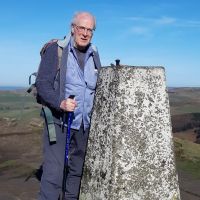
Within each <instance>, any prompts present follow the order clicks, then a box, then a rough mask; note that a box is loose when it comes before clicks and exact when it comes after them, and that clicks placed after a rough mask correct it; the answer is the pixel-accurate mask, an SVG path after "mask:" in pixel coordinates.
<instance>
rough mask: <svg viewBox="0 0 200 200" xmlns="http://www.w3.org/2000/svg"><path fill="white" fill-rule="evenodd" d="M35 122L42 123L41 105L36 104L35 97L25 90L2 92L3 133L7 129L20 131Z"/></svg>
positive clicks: (0, 104) (0, 111) (1, 119)
mask: <svg viewBox="0 0 200 200" xmlns="http://www.w3.org/2000/svg"><path fill="white" fill-rule="evenodd" d="M33 121H35V122H38V123H40V122H41V121H42V120H41V118H40V105H38V104H37V103H36V102H35V99H34V98H33V96H31V95H30V94H28V93H26V91H23V90H16V91H0V124H1V125H3V126H4V129H3V130H2V129H1V131H3V132H5V131H6V130H5V129H8V131H10V129H11V130H12V131H13V129H19V130H18V131H20V129H21V128H24V129H25V128H27V127H28V126H29V125H30V124H31V123H32V122H33ZM36 124H37V123H36ZM6 125H7V126H6ZM29 127H30V126H29Z"/></svg>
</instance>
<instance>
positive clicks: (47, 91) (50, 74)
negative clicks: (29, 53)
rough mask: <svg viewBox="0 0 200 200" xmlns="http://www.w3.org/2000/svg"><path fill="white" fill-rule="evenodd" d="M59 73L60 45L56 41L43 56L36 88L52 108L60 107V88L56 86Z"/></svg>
mask: <svg viewBox="0 0 200 200" xmlns="http://www.w3.org/2000/svg"><path fill="white" fill-rule="evenodd" d="M57 73H58V46H57V44H56V43H54V44H52V45H51V46H49V47H48V48H47V49H46V51H45V53H44V54H43V55H42V57H41V62H40V66H39V69H38V75H37V78H36V88H37V93H38V97H39V98H40V99H41V100H42V102H44V104H45V105H46V106H48V107H49V108H50V109H56V110H57V111H61V109H60V103H61V100H60V95H59V94H60V91H59V90H60V89H59V87H57V88H54V82H55V78H56V77H57Z"/></svg>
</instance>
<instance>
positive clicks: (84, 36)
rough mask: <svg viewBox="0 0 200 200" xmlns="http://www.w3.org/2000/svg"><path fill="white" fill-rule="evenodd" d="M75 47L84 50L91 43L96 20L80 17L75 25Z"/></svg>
mask: <svg viewBox="0 0 200 200" xmlns="http://www.w3.org/2000/svg"><path fill="white" fill-rule="evenodd" d="M72 28H73V36H74V42H75V47H77V48H78V49H80V50H83V49H85V48H86V47H87V45H88V44H89V43H90V41H91V39H92V36H93V29H94V20H93V18H92V17H90V16H80V17H79V18H78V20H77V22H76V24H74V25H73V27H72Z"/></svg>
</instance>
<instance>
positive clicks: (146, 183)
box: [80, 65, 180, 200]
mask: <svg viewBox="0 0 200 200" xmlns="http://www.w3.org/2000/svg"><path fill="white" fill-rule="evenodd" d="M169 109H170V108H169V100H168V94H167V91H166V80H165V71H164V68H163V67H131V66H120V65H118V66H114V67H107V68H103V69H101V70H100V74H99V79H98V83H97V90H96V98H95V104H94V111H93V114H92V121H91V130H90V136H89V141H88V150H87V155H86V160H85V166H84V173H83V178H82V183H81V193H80V200H179V199H180V194H179V186H178V179H177V174H176V168H175V160H174V152H173V140H172V130H171V121H170V111H169Z"/></svg>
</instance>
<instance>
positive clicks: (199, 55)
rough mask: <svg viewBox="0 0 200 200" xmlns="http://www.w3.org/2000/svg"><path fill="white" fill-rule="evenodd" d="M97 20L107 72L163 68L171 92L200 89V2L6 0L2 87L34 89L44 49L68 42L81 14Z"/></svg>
mask: <svg viewBox="0 0 200 200" xmlns="http://www.w3.org/2000/svg"><path fill="white" fill-rule="evenodd" d="M83 10H84V11H85V10H86V11H89V12H92V13H93V14H94V15H95V16H96V20H97V29H96V31H95V33H94V37H93V43H94V44H95V45H96V46H97V47H98V50H99V53H100V57H101V61H102V64H103V65H104V66H108V65H110V63H114V60H115V59H116V58H119V59H120V60H121V64H127V65H132V66H163V67H165V71H166V79H167V85H168V86H174V87H175V86H176V87H177V86H197V87H200V80H199V76H200V12H199V10H200V1H199V0H142V1H141V0H123V1H111V0H101V1H94V0H93V1H92V0H85V1H83V0H82V1H81V0H75V1H72V0H71V1H70V0H68V1H67V0H55V1H53V0H18V1H17V0H6V1H2V2H1V7H0V29H1V30H0V36H1V37H0V44H1V45H0V74H1V77H0V86H12V85H16V86H28V76H29V74H31V73H32V72H34V71H36V70H37V67H38V64H39V61H40V56H39V51H40V48H41V47H42V45H43V44H44V43H45V42H47V41H48V40H50V39H52V38H63V36H64V35H66V34H67V33H68V32H69V30H70V21H71V18H72V16H73V14H74V12H76V11H83Z"/></svg>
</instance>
